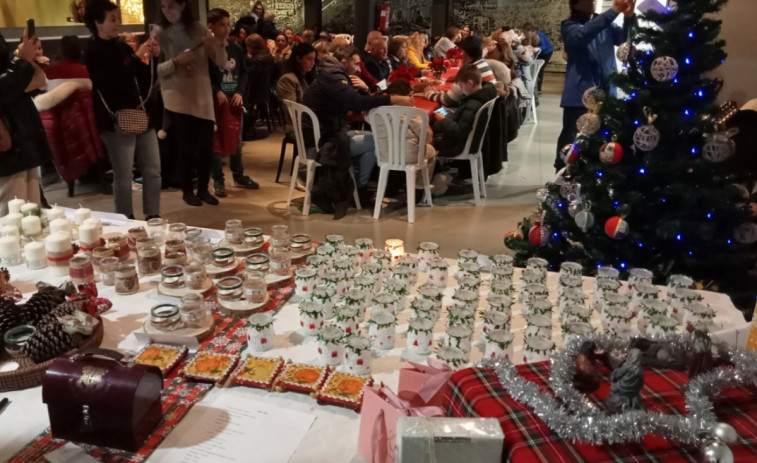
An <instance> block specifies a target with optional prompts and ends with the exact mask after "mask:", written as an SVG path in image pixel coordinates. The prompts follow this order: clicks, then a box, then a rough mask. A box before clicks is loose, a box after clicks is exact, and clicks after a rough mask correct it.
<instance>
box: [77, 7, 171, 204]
mask: <svg viewBox="0 0 757 463" xmlns="http://www.w3.org/2000/svg"><path fill="white" fill-rule="evenodd" d="M84 24H85V25H86V26H87V28H88V29H89V30H90V32H92V37H91V38H90V39H89V43H88V45H87V53H86V55H85V63H86V66H87V70H88V71H89V75H90V79H91V80H92V93H93V95H92V100H93V102H94V109H95V123H96V124H97V131H98V132H99V133H100V138H101V139H102V141H103V143H104V144H105V147H106V148H107V150H108V157H109V158H110V163H111V165H112V166H113V200H114V202H115V209H116V212H117V213H119V214H124V215H125V216H127V217H130V218H134V209H133V206H132V192H131V189H132V180H133V175H132V167H133V165H134V160H135V159H136V161H137V165H138V166H139V170H140V172H141V173H142V185H143V191H142V212H143V213H144V215H145V218H146V219H151V218H154V217H160V187H161V176H160V152H159V150H158V139H157V136H156V135H155V128H154V124H153V123H152V122H150V123H149V124H148V129H147V131H146V132H144V133H141V134H127V133H122V132H121V131H120V130H119V127H118V125H117V123H115V122H114V116H113V115H114V114H115V113H116V112H117V111H120V110H123V109H140V108H141V109H144V107H143V102H144V101H145V100H147V99H148V98H149V94H150V85H151V82H153V81H154V80H155V73H154V72H153V73H152V74H151V69H152V70H154V69H155V60H156V57H157V56H158V55H159V54H160V48H159V47H158V44H157V42H156V41H155V40H154V39H150V40H148V41H146V42H145V43H143V44H142V45H141V46H139V47H138V48H137V50H136V51H134V50H132V48H131V47H130V46H129V45H128V44H127V43H126V42H122V41H121V40H120V38H119V31H120V29H121V10H120V9H119V8H118V5H116V4H115V3H112V2H111V1H109V0H90V1H89V2H87V7H86V9H85V11H84ZM144 55H148V56H150V59H151V60H153V62H152V66H151V65H150V64H145V63H143V62H142V60H141V59H140V58H139V56H144Z"/></svg>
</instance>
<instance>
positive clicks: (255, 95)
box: [245, 52, 276, 106]
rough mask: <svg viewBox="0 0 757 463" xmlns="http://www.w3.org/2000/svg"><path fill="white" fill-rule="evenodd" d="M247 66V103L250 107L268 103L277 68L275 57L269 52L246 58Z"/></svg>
mask: <svg viewBox="0 0 757 463" xmlns="http://www.w3.org/2000/svg"><path fill="white" fill-rule="evenodd" d="M245 63H246V65H247V103H248V104H249V105H250V106H254V105H257V104H264V103H266V102H268V99H269V97H270V94H271V88H272V86H273V75H274V73H275V71H276V67H275V64H274V61H273V55H271V54H270V53H267V52H263V53H258V54H257V55H255V56H253V57H252V58H246V60H245Z"/></svg>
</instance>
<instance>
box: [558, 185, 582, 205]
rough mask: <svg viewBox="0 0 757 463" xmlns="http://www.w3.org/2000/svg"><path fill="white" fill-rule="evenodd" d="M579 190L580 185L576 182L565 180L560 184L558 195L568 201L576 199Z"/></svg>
mask: <svg viewBox="0 0 757 463" xmlns="http://www.w3.org/2000/svg"><path fill="white" fill-rule="evenodd" d="M580 191H581V185H579V184H578V183H570V182H566V183H563V184H562V185H560V196H562V197H563V198H565V199H567V200H568V201H572V200H574V199H576V197H577V196H579V195H580Z"/></svg>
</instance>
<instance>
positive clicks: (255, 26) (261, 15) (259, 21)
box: [237, 1, 279, 40]
mask: <svg viewBox="0 0 757 463" xmlns="http://www.w3.org/2000/svg"><path fill="white" fill-rule="evenodd" d="M237 25H240V26H242V27H244V28H245V30H246V31H247V35H250V34H258V35H259V36H261V37H263V38H264V39H266V40H276V36H277V35H278V34H279V33H278V32H277V31H276V24H274V23H273V21H271V20H270V19H268V18H266V16H265V7H264V6H263V2H260V1H258V2H255V5H253V7H252V14H250V15H249V16H243V17H241V18H239V20H238V21H237Z"/></svg>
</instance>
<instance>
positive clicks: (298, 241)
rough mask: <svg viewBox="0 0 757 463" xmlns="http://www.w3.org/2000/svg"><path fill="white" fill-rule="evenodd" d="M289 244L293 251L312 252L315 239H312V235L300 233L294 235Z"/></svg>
mask: <svg viewBox="0 0 757 463" xmlns="http://www.w3.org/2000/svg"><path fill="white" fill-rule="evenodd" d="M289 246H290V248H291V249H292V252H297V253H300V254H302V253H306V252H310V250H311V249H313V240H312V239H310V235H306V234H305V233H300V234H298V235H294V236H293V237H292V239H291V240H289Z"/></svg>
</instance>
